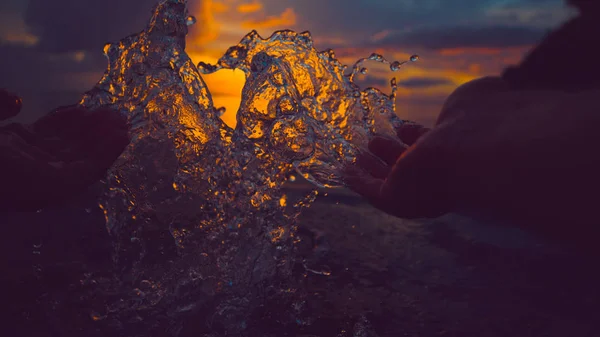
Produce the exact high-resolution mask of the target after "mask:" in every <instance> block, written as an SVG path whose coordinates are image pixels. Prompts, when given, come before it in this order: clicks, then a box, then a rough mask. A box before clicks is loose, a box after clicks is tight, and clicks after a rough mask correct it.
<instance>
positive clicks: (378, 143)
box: [369, 136, 407, 166]
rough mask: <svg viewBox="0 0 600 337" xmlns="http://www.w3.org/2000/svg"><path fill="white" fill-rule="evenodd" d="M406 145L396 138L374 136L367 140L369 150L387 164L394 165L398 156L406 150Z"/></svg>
mask: <svg viewBox="0 0 600 337" xmlns="http://www.w3.org/2000/svg"><path fill="white" fill-rule="evenodd" d="M406 148H407V147H406V146H405V145H404V144H402V143H401V142H399V141H398V140H396V139H391V138H387V137H381V136H375V137H373V139H371V141H370V142H369V151H371V152H372V153H373V154H374V155H376V156H377V157H379V158H381V160H383V161H384V162H385V163H387V164H388V165H390V166H391V165H394V163H396V160H398V157H400V155H402V153H403V152H404V151H405V150H406Z"/></svg>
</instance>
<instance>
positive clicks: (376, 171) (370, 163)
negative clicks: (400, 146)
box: [356, 151, 391, 179]
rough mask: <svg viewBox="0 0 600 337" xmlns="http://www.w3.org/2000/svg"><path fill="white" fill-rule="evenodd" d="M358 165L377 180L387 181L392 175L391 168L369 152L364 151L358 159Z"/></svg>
mask: <svg viewBox="0 0 600 337" xmlns="http://www.w3.org/2000/svg"><path fill="white" fill-rule="evenodd" d="M356 164H357V165H358V166H359V167H360V168H362V169H363V170H365V171H366V172H368V173H369V174H370V175H372V176H373V177H375V178H378V179H385V177H387V176H388V174H389V173H390V169H391V166H390V165H388V164H386V163H384V162H383V161H382V160H381V159H379V158H378V157H377V156H375V155H374V154H372V153H371V152H369V151H362V152H361V153H359V154H358V156H357V158H356Z"/></svg>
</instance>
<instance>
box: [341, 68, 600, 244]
mask: <svg viewBox="0 0 600 337" xmlns="http://www.w3.org/2000/svg"><path fill="white" fill-rule="evenodd" d="M598 94H599V92H598V91H597V90H596V91H590V92H581V93H577V94H568V93H563V92H558V91H554V92H550V91H512V90H510V89H509V87H508V85H507V84H506V83H504V82H503V81H502V80H501V79H499V78H483V79H480V80H476V81H473V82H470V83H467V84H465V85H463V86H461V87H460V88H458V89H457V90H456V91H455V92H454V93H453V94H452V95H451V96H450V97H449V98H448V99H447V101H446V103H445V104H444V107H443V109H442V112H441V114H440V117H439V119H438V121H437V123H436V125H435V127H434V128H433V129H432V130H431V131H429V132H423V133H422V135H421V136H420V137H419V138H418V139H417V140H416V142H415V143H414V144H410V142H408V141H404V139H403V136H402V133H403V131H402V128H401V129H400V130H398V133H399V140H396V139H386V138H381V137H378V138H375V139H373V141H372V142H371V144H369V150H370V153H369V152H366V153H363V154H361V156H359V158H358V161H357V165H356V166H354V167H350V168H348V170H347V172H346V184H347V185H348V187H349V188H351V189H353V190H354V191H356V192H358V193H359V194H361V195H363V196H364V197H365V198H367V199H368V200H369V201H370V202H371V203H372V204H373V205H374V206H376V207H378V208H380V209H382V210H384V211H386V212H388V213H390V214H393V215H396V216H399V217H405V218H418V217H436V216H439V215H442V214H444V213H448V212H458V213H464V214H467V215H472V216H484V217H489V218H493V219H495V220H504V219H506V220H509V221H514V222H515V223H518V224H520V225H524V226H529V227H551V224H560V223H561V222H562V223H563V224H564V223H573V222H576V223H577V224H582V225H585V224H591V222H592V221H590V219H595V218H596V217H595V216H593V211H594V210H595V206H594V205H593V200H596V199H594V198H590V197H589V196H590V195H594V194H596V193H597V191H598V189H599V188H600V181H599V175H598V173H597V172H600V156H599V155H598V151H597V148H596V147H597V146H598V145H599V144H600V136H599V135H600V133H599V132H598V131H597V130H598V128H599V127H600V106H599V104H598V99H597V97H598ZM410 127H413V128H414V126H410ZM407 142H408V144H407ZM578 226H579V225H578ZM546 229H548V228H545V229H544V230H546ZM557 231H559V232H560V230H557ZM563 232H564V231H563ZM562 234H563V235H564V233H562Z"/></svg>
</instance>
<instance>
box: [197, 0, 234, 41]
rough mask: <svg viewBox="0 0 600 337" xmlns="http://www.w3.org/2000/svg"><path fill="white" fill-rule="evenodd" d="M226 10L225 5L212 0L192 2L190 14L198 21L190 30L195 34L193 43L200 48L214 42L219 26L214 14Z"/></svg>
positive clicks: (217, 35)
mask: <svg viewBox="0 0 600 337" xmlns="http://www.w3.org/2000/svg"><path fill="white" fill-rule="evenodd" d="M227 9H228V7H227V5H225V4H223V3H220V2H214V1H213V0H202V1H194V2H193V3H192V4H191V5H190V13H192V14H193V15H194V16H196V18H197V19H198V23H197V24H196V25H194V26H192V28H191V29H192V30H193V31H194V33H195V39H194V40H195V41H194V42H196V43H197V44H198V45H200V46H202V45H204V44H207V43H208V42H211V41H214V40H216V39H217V38H218V37H219V30H220V24H219V21H218V20H217V19H216V18H215V14H216V13H222V12H224V11H227Z"/></svg>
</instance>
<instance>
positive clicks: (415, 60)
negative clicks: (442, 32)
mask: <svg viewBox="0 0 600 337" xmlns="http://www.w3.org/2000/svg"><path fill="white" fill-rule="evenodd" d="M418 60H419V55H416V54H415V55H412V56H411V57H410V62H417V61H418Z"/></svg>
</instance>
